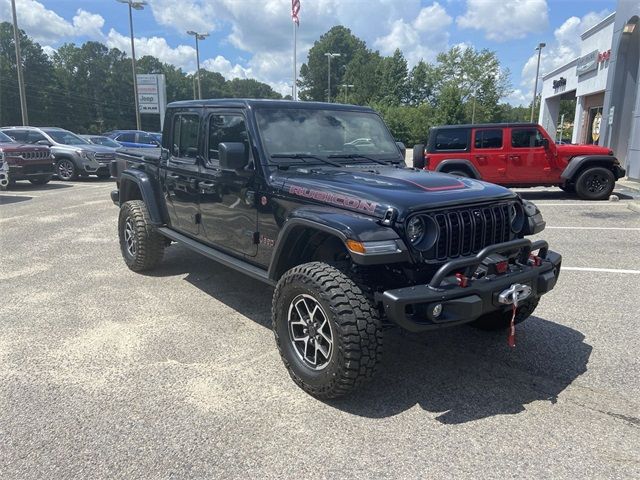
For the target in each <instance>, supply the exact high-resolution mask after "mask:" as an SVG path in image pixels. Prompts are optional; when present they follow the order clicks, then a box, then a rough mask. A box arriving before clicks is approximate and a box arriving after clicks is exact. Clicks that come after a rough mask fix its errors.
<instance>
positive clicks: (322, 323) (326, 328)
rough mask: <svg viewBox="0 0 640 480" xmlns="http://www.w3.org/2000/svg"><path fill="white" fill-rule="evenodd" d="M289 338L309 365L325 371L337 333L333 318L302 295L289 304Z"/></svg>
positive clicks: (316, 303) (307, 296)
mask: <svg viewBox="0 0 640 480" xmlns="http://www.w3.org/2000/svg"><path fill="white" fill-rule="evenodd" d="M287 322H288V325H289V339H290V341H291V344H292V345H293V348H294V350H295V352H296V353H297V355H298V357H299V358H300V360H302V361H303V362H304V363H305V365H307V366H308V367H309V368H312V369H313V370H322V369H323V368H325V367H326V366H327V365H328V364H329V361H330V360H331V355H332V354H333V331H332V328H331V323H330V322H329V317H328V316H327V314H326V313H325V311H324V309H323V308H322V306H321V305H320V303H318V301H317V300H316V299H315V298H313V297H312V296H310V295H306V294H300V295H298V296H296V297H295V298H294V299H293V300H292V301H291V304H290V305H289V312H288V315H287Z"/></svg>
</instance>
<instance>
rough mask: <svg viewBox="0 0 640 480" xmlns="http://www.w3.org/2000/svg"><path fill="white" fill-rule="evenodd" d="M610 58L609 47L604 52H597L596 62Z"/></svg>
mask: <svg viewBox="0 0 640 480" xmlns="http://www.w3.org/2000/svg"><path fill="white" fill-rule="evenodd" d="M610 58H611V49H609V50H607V51H606V52H600V53H599V54H598V63H600V62H606V61H607V60H609V59H610Z"/></svg>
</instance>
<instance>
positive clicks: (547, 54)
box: [520, 10, 611, 103]
mask: <svg viewBox="0 0 640 480" xmlns="http://www.w3.org/2000/svg"><path fill="white" fill-rule="evenodd" d="M609 13H611V12H609V11H608V10H602V11H600V12H589V13H587V14H586V15H585V16H583V17H582V18H578V17H569V18H568V19H567V20H565V21H564V23H563V24H562V25H560V26H559V27H558V28H557V29H556V30H555V31H554V32H553V36H554V40H553V42H550V43H549V44H548V45H547V46H546V47H545V48H544V49H543V50H542V55H541V57H540V78H542V76H543V75H545V73H546V72H551V71H553V70H555V69H556V68H559V67H561V66H562V65H565V64H567V63H568V62H570V61H572V60H573V59H575V58H577V57H578V56H580V41H581V39H580V35H581V34H582V33H583V32H585V31H586V30H588V29H589V28H591V27H593V26H594V25H595V24H597V23H598V22H600V21H601V20H602V19H603V18H605V17H606V16H607V15H609ZM537 62H538V55H537V52H536V53H533V54H532V55H531V56H530V57H529V59H528V60H527V62H526V63H525V65H524V67H522V74H521V78H522V82H521V85H520V86H521V88H522V90H523V91H524V92H525V98H526V99H530V98H532V97H533V87H534V85H535V77H536V65H537ZM540 88H542V85H541V81H539V82H538V91H539V90H540ZM530 101H531V100H526V103H529V102H530Z"/></svg>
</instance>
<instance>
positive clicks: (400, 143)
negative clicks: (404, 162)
mask: <svg viewBox="0 0 640 480" xmlns="http://www.w3.org/2000/svg"><path fill="white" fill-rule="evenodd" d="M396 145H397V146H398V148H399V149H400V151H401V152H402V158H404V157H405V156H406V155H407V147H405V146H404V143H402V142H396Z"/></svg>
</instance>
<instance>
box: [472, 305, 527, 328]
mask: <svg viewBox="0 0 640 480" xmlns="http://www.w3.org/2000/svg"><path fill="white" fill-rule="evenodd" d="M539 300H540V298H539V297H535V298H532V299H527V300H526V301H525V302H523V304H522V305H521V306H520V307H518V310H517V311H516V318H515V320H514V324H516V325H517V324H518V323H522V322H524V321H525V320H526V319H527V318H529V317H530V316H531V315H532V314H533V311H534V310H535V309H536V307H537V306H538V301H539ZM511 314H512V312H511V310H508V311H506V312H503V311H497V312H491V313H485V314H484V315H482V316H481V317H480V318H478V319H477V320H474V321H473V322H471V323H469V325H470V326H471V327H474V328H478V329H480V330H486V331H495V330H506V329H508V328H509V327H510V325H511Z"/></svg>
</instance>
